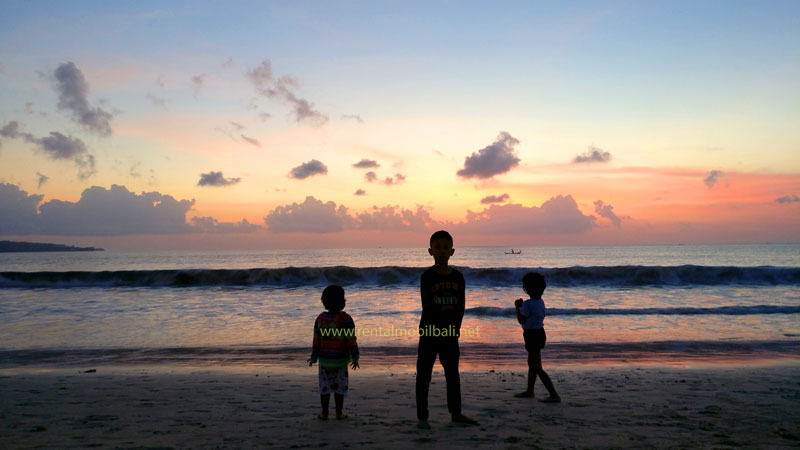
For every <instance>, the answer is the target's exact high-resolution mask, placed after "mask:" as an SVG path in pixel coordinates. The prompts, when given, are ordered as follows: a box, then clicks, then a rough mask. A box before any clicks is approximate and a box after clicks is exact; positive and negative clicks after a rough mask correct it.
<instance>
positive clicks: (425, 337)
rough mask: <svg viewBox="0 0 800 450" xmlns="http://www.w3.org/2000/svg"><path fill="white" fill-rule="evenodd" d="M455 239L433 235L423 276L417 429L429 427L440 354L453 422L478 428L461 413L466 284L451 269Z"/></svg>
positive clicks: (417, 388) (461, 277) (418, 359)
mask: <svg viewBox="0 0 800 450" xmlns="http://www.w3.org/2000/svg"><path fill="white" fill-rule="evenodd" d="M454 252H455V250H454V249H453V237H452V236H450V233H448V232H447V231H444V230H442V231H437V232H436V233H433V235H432V236H431V240H430V248H429V249H428V253H429V254H430V255H431V256H433V261H434V264H433V267H431V268H429V269H428V270H426V271H425V272H423V274H422V276H421V277H420V294H421V297H422V316H421V317H420V320H419V333H420V337H419V349H418V351H417V387H416V391H417V419H418V422H417V427H419V428H424V429H427V428H430V425H429V424H428V389H429V387H430V383H431V374H432V372H433V364H434V363H435V362H436V355H437V354H438V355H439V361H440V362H441V363H442V367H443V368H444V377H445V381H446V382H447V409H448V411H450V414H451V416H452V419H453V422H458V423H466V424H470V425H477V422H476V421H474V420H472V419H470V418H469V417H467V416H465V415H463V414H461V381H460V380H459V375H458V359H459V356H460V351H459V348H458V337H459V335H460V332H461V321H462V319H464V307H465V284H464V276H463V275H461V272H459V271H458V270H456V269H454V268H452V267H450V266H449V265H448V261H449V260H450V257H451V256H453V253H454Z"/></svg>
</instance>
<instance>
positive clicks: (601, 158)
mask: <svg viewBox="0 0 800 450" xmlns="http://www.w3.org/2000/svg"><path fill="white" fill-rule="evenodd" d="M609 161H611V153H609V152H607V151H604V150H603V149H601V148H597V147H589V150H587V151H586V153H584V154H582V155H577V156H575V159H573V160H572V162H573V163H575V164H580V163H605V162H609Z"/></svg>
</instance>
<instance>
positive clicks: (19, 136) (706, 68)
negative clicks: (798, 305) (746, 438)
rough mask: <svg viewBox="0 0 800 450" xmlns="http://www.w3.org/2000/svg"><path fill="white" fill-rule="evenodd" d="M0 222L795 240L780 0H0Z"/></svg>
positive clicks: (233, 235) (252, 242) (250, 243)
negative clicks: (557, 0)
mask: <svg viewBox="0 0 800 450" xmlns="http://www.w3.org/2000/svg"><path fill="white" fill-rule="evenodd" d="M0 99H2V100H0V239H11V240H27V241H45V242H61V243H70V244H76V245H95V246H103V247H106V248H110V249H115V248H118V249H129V248H220V249H223V248H231V249H241V248H270V247H319V246H324V247H347V246H359V247H360V246H364V247H368V246H384V247H392V246H426V245H427V236H429V235H430V233H431V232H432V231H435V230H437V229H440V228H445V229H448V230H450V231H451V232H453V234H454V235H455V236H456V246H458V245H502V246H524V245H621V244H679V243H687V244H689V243H750V242H774V243H787V242H794V243H796V242H800V197H799V196H800V2H798V1H794V0H790V1H766V2H764V1H697V0H692V1H671V2H662V1H587V2H581V1H569V2H554V1H547V2H545V1H541V2H539V1H519V2H510V1H509V2H488V1H487V2H462V1H425V2H410V1H403V2H383V1H377V2H376V1H364V2H353V1H347V2H344V1H342V2H339V1H334V2H329V1H320V2H306V1H299V2H264V1H252V2H244V1H234V2H230V3H223V2H202V1H188V2H149V1H136V2H108V1H96V2H88V1H70V2H56V1H4V2H2V4H0Z"/></svg>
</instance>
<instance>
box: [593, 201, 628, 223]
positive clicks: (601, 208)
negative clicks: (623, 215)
mask: <svg viewBox="0 0 800 450" xmlns="http://www.w3.org/2000/svg"><path fill="white" fill-rule="evenodd" d="M594 212H596V213H597V215H599V216H600V217H605V218H606V219H608V220H610V221H611V223H613V224H614V226H616V227H617V228H619V227H620V226H621V225H622V219H620V218H619V217H618V216H617V215H616V214H614V207H613V206H611V205H606V204H604V203H603V201H602V200H597V201H596V202H594Z"/></svg>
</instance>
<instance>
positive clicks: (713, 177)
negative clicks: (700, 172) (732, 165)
mask: <svg viewBox="0 0 800 450" xmlns="http://www.w3.org/2000/svg"><path fill="white" fill-rule="evenodd" d="M721 176H722V172H721V171H719V170H712V171H711V172H708V176H706V177H705V178H704V179H703V183H705V184H706V186H708V187H709V188H713V187H714V186H715V185H716V184H717V181H719V177H721Z"/></svg>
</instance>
